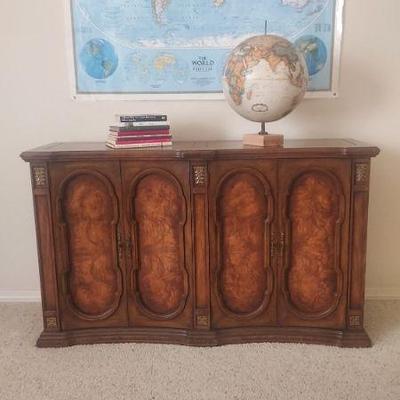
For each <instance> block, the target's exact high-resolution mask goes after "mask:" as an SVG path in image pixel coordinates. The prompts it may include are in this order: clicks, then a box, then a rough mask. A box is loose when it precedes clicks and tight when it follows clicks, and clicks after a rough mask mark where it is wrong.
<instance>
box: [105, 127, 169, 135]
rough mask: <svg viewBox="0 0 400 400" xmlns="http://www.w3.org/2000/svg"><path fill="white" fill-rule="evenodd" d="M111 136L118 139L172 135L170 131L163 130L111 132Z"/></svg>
mask: <svg viewBox="0 0 400 400" xmlns="http://www.w3.org/2000/svg"><path fill="white" fill-rule="evenodd" d="M111 135H114V136H118V137H125V136H131V137H132V136H161V135H166V136H169V135H170V130H169V129H163V130H156V131H148V130H147V131H119V132H115V131H111Z"/></svg>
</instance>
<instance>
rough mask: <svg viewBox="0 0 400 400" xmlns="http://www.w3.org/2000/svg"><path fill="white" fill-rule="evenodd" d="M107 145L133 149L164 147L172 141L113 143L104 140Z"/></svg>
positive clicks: (115, 147) (113, 147) (170, 144)
mask: <svg viewBox="0 0 400 400" xmlns="http://www.w3.org/2000/svg"><path fill="white" fill-rule="evenodd" d="M106 146H107V147H111V148H112V149H133V148H143V147H165V146H172V142H160V143H136V144H114V143H113V142H109V141H107V142H106Z"/></svg>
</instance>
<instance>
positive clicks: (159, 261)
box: [133, 171, 187, 316]
mask: <svg viewBox="0 0 400 400" xmlns="http://www.w3.org/2000/svg"><path fill="white" fill-rule="evenodd" d="M133 214H134V215H133V217H134V220H135V223H136V225H137V229H136V235H137V255H138V271H137V274H136V277H137V282H136V285H137V290H138V293H139V296H140V300H141V302H142V303H143V306H144V307H145V308H146V309H147V310H148V311H150V312H151V313H154V314H158V315H164V316H167V315H171V314H175V315H176V313H177V312H178V311H179V309H182V308H183V306H184V302H185V298H186V297H187V282H186V276H185V266H184V254H183V249H184V236H183V226H184V224H185V222H186V204H185V198H184V197H183V194H182V189H181V188H180V185H179V183H178V182H177V181H176V180H175V179H174V178H173V177H172V176H171V175H169V174H168V173H166V172H161V171H154V172H152V173H149V174H146V175H145V176H144V177H142V178H140V179H139V180H138V182H137V184H136V185H135V188H134V194H133Z"/></svg>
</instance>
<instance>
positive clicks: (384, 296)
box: [0, 288, 400, 303]
mask: <svg viewBox="0 0 400 400" xmlns="http://www.w3.org/2000/svg"><path fill="white" fill-rule="evenodd" d="M366 292H367V293H366V297H367V299H368V300H400V288H384V289H381V288H367V291H366ZM40 301H41V297H40V291H39V290H0V303H37V302H40Z"/></svg>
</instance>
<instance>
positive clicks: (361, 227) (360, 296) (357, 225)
mask: <svg viewBox="0 0 400 400" xmlns="http://www.w3.org/2000/svg"><path fill="white" fill-rule="evenodd" d="M352 170H353V172H352V205H351V208H352V209H351V218H352V224H351V226H352V230H351V232H350V235H351V236H350V276H349V282H350V285H349V303H348V318H347V327H348V328H349V329H361V330H362V329H363V326H364V297H365V269H366V252H367V224H368V202H369V179H370V160H369V159H356V160H353V164H352Z"/></svg>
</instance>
